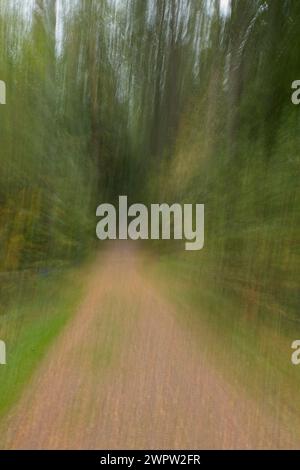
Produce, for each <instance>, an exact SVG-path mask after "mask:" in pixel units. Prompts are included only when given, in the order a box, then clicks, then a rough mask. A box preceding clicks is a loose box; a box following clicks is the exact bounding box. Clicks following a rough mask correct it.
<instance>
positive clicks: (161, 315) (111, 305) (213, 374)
mask: <svg viewBox="0 0 300 470" xmlns="http://www.w3.org/2000/svg"><path fill="white" fill-rule="evenodd" d="M100 256H101V259H99V261H98V262H97V263H95V265H94V267H93V272H92V273H91V274H90V277H89V279H88V280H87V282H88V288H87V292H86V297H85V299H84V300H83V302H82V304H81V306H80V307H79V309H78V312H77V313H76V315H75V316H74V318H73V320H71V322H70V323H69V324H68V325H67V327H66V328H65V330H64V331H63V332H62V333H61V335H60V336H59V338H58V339H57V341H56V342H55V344H54V345H53V346H52V348H51V350H50V351H49V353H48V355H47V356H46V358H45V359H44V360H43V362H42V363H41V365H40V367H39V369H38V370H37V373H36V374H35V377H34V378H33V380H32V382H31V383H30V384H29V385H28V387H27V389H26V390H25V393H24V395H23V397H22V398H21V400H20V402H19V403H18V404H17V405H16V406H15V408H14V409H13V410H12V411H11V413H10V415H9V416H8V417H7V419H6V420H5V423H4V424H3V425H2V429H1V430H0V431H1V433H0V436H1V437H0V445H1V448H9V449H28V448H30V449H61V448H63V449H69V448H71V449H72V448H73V449H74V448H75V449H81V448H84V449H134V448H138V449H143V448H144V449H151V448H152V449H154V448H156V449H167V448H169V449H197V448H199V449H203V448H253V447H256V448H260V447H275V448H276V447H288V445H289V440H288V436H286V435H285V433H283V432H282V431H280V429H278V426H277V427H276V426H274V423H272V422H270V421H269V419H266V418H265V417H263V416H261V414H260V413H259V411H258V408H257V407H256V405H255V404H254V403H253V402H252V401H250V400H249V399H248V398H246V397H244V396H241V394H240V391H239V390H237V389H236V388H235V387H234V386H233V385H232V384H229V383H227V382H226V381H225V380H224V379H223V378H222V377H221V375H220V374H219V373H218V371H217V370H215V369H214V368H212V367H211V366H210V365H209V363H208V359H207V356H205V355H203V354H201V351H200V349H199V345H197V344H196V343H195V336H194V335H192V333H189V330H188V329H186V330H185V329H183V328H182V326H181V325H180V324H179V323H178V321H177V320H176V312H175V311H174V307H173V306H172V305H171V304H170V303H169V302H168V301H167V300H165V299H164V298H163V297H162V295H161V293H160V292H159V291H158V289H157V288H156V287H155V286H154V285H153V284H152V283H151V282H150V281H148V280H147V279H145V277H144V275H143V265H142V263H141V259H140V256H139V253H138V252H137V251H135V250H132V249H131V247H129V246H127V245H125V248H122V247H121V245H118V246H117V247H116V249H114V250H109V251H107V253H106V254H104V255H103V254H101V255H100ZM103 256H104V258H105V259H103ZM203 341H204V342H205V338H204V339H203ZM211 347H213V346H211Z"/></svg>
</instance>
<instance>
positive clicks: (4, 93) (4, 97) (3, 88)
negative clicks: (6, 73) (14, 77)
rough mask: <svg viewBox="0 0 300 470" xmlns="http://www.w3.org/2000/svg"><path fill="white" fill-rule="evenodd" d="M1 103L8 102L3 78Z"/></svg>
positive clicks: (1, 81)
mask: <svg viewBox="0 0 300 470" xmlns="http://www.w3.org/2000/svg"><path fill="white" fill-rule="evenodd" d="M0 104H6V85H5V82H4V81H3V80H0Z"/></svg>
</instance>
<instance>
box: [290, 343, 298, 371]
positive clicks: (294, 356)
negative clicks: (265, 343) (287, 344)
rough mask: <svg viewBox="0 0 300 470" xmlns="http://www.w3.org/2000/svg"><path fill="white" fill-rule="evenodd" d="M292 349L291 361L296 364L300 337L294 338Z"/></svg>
mask: <svg viewBox="0 0 300 470" xmlns="http://www.w3.org/2000/svg"><path fill="white" fill-rule="evenodd" d="M291 348H292V349H295V351H294V352H293V354H292V356H291V362H292V364H294V365H295V366H298V365H299V364H300V339H295V341H293V342H292V346H291Z"/></svg>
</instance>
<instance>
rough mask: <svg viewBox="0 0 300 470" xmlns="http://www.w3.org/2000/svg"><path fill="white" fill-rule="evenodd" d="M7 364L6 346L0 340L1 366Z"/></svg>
mask: <svg viewBox="0 0 300 470" xmlns="http://www.w3.org/2000/svg"><path fill="white" fill-rule="evenodd" d="M5 364H6V344H5V342H4V341H1V340H0V365H5Z"/></svg>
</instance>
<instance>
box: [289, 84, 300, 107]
mask: <svg viewBox="0 0 300 470" xmlns="http://www.w3.org/2000/svg"><path fill="white" fill-rule="evenodd" d="M291 88H292V89H293V90H295V91H293V93H292V96H291V101H292V103H293V104H295V105H297V104H300V80H294V81H293V82H292V86H291Z"/></svg>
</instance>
